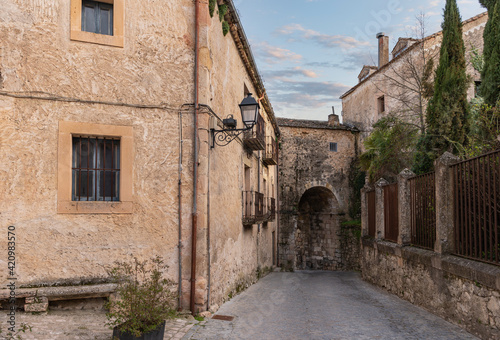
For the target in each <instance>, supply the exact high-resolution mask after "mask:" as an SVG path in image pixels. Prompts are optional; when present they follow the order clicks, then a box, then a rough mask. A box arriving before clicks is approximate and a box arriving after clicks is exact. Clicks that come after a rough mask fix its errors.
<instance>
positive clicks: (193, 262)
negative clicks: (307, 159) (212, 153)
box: [190, 0, 200, 315]
mask: <svg viewBox="0 0 500 340" xmlns="http://www.w3.org/2000/svg"><path fill="white" fill-rule="evenodd" d="M199 30H200V20H199V0H196V2H195V33H194V35H195V44H194V50H195V56H194V131H193V138H194V141H193V142H194V143H193V144H194V153H193V154H194V156H193V219H192V223H193V227H192V233H191V296H190V298H191V299H190V309H191V313H192V314H193V315H194V314H195V313H196V311H195V307H194V294H195V288H196V236H197V234H198V233H197V227H198V225H197V224H198V197H197V196H198V188H197V186H198V113H199V105H198V57H199V51H198V49H199V46H198V45H199V41H198V39H199Z"/></svg>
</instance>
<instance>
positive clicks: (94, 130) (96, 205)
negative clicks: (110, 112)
mask: <svg viewBox="0 0 500 340" xmlns="http://www.w3.org/2000/svg"><path fill="white" fill-rule="evenodd" d="M74 135H75V136H82V135H83V136H85V135H86V136H106V137H113V138H120V201H73V200H72V160H73V151H72V150H73V136H74ZM133 144H134V136H133V128H132V127H131V126H118V125H102V124H92V123H77V122H59V141H58V165H57V166H58V168H57V179H58V182H57V212H58V213H59V214H131V213H132V212H133V202H132V189H133V185H132V184H133V157H134V153H133Z"/></svg>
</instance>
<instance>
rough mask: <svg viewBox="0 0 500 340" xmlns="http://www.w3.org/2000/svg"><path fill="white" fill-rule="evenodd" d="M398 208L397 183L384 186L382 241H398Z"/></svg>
mask: <svg viewBox="0 0 500 340" xmlns="http://www.w3.org/2000/svg"><path fill="white" fill-rule="evenodd" d="M398 206H399V203H398V183H394V184H389V185H386V186H384V230H385V232H384V234H385V236H384V239H386V240H388V241H393V242H397V241H398V236H399V218H398V215H399V214H398V212H399V209H398Z"/></svg>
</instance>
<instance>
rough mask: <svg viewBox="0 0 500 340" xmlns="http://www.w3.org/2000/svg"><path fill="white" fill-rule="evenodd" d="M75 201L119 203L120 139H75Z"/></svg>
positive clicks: (73, 169)
mask: <svg viewBox="0 0 500 340" xmlns="http://www.w3.org/2000/svg"><path fill="white" fill-rule="evenodd" d="M71 181H72V195H71V197H72V200H73V201H119V200H120V140H119V139H114V138H100V137H75V136H73V167H72V180H71Z"/></svg>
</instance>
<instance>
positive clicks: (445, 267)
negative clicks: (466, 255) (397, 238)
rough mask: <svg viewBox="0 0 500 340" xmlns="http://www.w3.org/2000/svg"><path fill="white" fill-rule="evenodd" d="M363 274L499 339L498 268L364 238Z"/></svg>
mask: <svg viewBox="0 0 500 340" xmlns="http://www.w3.org/2000/svg"><path fill="white" fill-rule="evenodd" d="M361 267H362V277H363V279H364V280H366V281H368V282H371V283H373V284H375V285H377V286H380V287H382V288H384V289H386V290H387V291H389V292H391V293H393V294H395V295H397V296H399V297H400V298H402V299H405V300H407V301H409V302H411V303H413V304H415V305H417V306H420V307H423V308H424V309H426V310H428V311H430V312H431V313H434V314H437V315H439V316H440V317H442V318H444V319H446V320H448V321H450V322H451V323H454V324H456V325H458V326H460V327H462V328H465V329H466V330H467V331H468V332H470V333H472V334H474V335H476V336H478V337H480V338H481V339H491V340H494V339H499V338H500V268H497V267H494V266H491V265H488V264H484V263H480V262H476V261H472V260H467V259H463V258H459V257H455V256H451V255H448V256H442V255H440V254H437V253H435V252H433V251H430V250H424V249H420V248H415V247H409V246H407V247H404V246H400V245H397V244H395V243H391V242H385V241H375V240H373V239H367V238H365V239H363V241H362V252H361Z"/></svg>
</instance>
